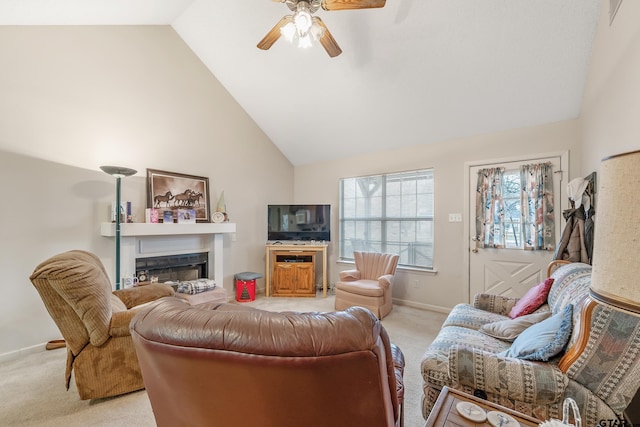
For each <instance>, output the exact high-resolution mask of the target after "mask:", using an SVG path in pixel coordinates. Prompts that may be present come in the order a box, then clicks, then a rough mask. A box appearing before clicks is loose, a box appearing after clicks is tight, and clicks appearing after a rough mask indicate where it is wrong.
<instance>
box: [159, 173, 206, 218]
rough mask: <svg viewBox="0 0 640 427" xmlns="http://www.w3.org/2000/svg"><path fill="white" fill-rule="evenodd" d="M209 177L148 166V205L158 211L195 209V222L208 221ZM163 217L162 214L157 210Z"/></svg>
mask: <svg viewBox="0 0 640 427" xmlns="http://www.w3.org/2000/svg"><path fill="white" fill-rule="evenodd" d="M209 205H210V198H209V178H207V177H202V176H195V175H187V174H183V173H177V172H167V171H161V170H157V169H147V207H149V208H156V209H158V210H160V211H172V212H173V213H174V215H173V216H174V218H177V217H178V215H177V213H178V210H179V209H181V210H184V209H189V210H194V211H195V214H196V222H211V212H210V208H209ZM159 216H160V218H162V213H160V215H159Z"/></svg>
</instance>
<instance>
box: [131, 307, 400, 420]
mask: <svg viewBox="0 0 640 427" xmlns="http://www.w3.org/2000/svg"><path fill="white" fill-rule="evenodd" d="M131 335H132V337H133V342H134V345H135V347H136V351H137V352H138V359H139V361H140V367H141V368H142V376H143V378H144V382H145V386H146V388H147V393H148V395H149V400H150V401H151V407H152V408H153V413H154V416H155V419H156V423H157V425H158V426H159V427H165V426H166V427H174V426H181V425H189V426H192V427H197V426H203V427H205V426H206V427H216V426H220V427H228V426H234V427H255V426H260V427H301V426H304V427H327V426H331V427H353V426H367V427H383V426H384V427H391V426H396V427H397V426H401V425H402V408H403V406H402V404H403V399H404V390H403V383H402V374H403V370H404V356H403V355H402V352H401V351H400V350H399V349H398V348H397V347H396V346H394V345H393V344H390V343H389V337H388V336H387V333H386V331H385V329H384V328H383V327H382V324H381V323H380V321H379V320H378V319H376V317H375V316H374V315H373V314H372V313H371V312H369V311H368V310H365V309H363V308H360V307H358V308H351V309H349V310H346V311H344V312H336V313H316V312H314V313H296V312H284V313H276V312H268V311H263V310H254V309H251V308H249V307H245V306H240V305H238V304H216V303H205V304H201V305H198V306H188V305H186V304H182V303H180V302H179V301H176V300H175V299H172V298H165V299H163V300H162V301H160V302H159V303H158V304H156V305H154V306H151V307H149V308H147V309H145V310H143V311H142V312H140V313H138V314H137V315H136V316H135V317H134V318H133V321H132V322H131Z"/></svg>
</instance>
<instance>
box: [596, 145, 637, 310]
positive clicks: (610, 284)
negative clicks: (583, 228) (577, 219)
mask: <svg viewBox="0 0 640 427" xmlns="http://www.w3.org/2000/svg"><path fill="white" fill-rule="evenodd" d="M598 185H599V186H598V192H597V194H598V199H597V200H596V214H595V233H594V248H593V273H592V275H591V295H592V297H593V298H595V299H597V300H599V301H600V302H604V303H606V304H609V305H612V306H615V307H618V308H622V309H625V310H629V311H633V312H635V313H640V256H639V254H640V151H633V152H629V153H623V154H618V155H615V156H611V157H607V158H605V159H603V160H602V163H601V164H600V172H599V174H598Z"/></svg>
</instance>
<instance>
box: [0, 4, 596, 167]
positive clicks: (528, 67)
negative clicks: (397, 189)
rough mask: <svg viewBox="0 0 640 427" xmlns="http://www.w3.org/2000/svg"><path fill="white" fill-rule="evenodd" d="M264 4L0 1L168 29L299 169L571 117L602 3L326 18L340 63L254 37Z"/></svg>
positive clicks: (398, 10)
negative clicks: (263, 42)
mask: <svg viewBox="0 0 640 427" xmlns="http://www.w3.org/2000/svg"><path fill="white" fill-rule="evenodd" d="M289 13H290V11H289V9H288V8H287V7H286V5H284V4H281V3H277V2H274V1H270V0H250V1H246V0H245V1H239V0H162V1H159V0H55V1H53V0H0V25H171V26H172V27H173V28H174V29H175V31H176V32H177V33H178V34H179V35H180V37H182V38H183V40H184V41H185V42H186V43H187V45H188V46H189V47H190V48H191V49H192V50H193V51H194V52H195V53H196V54H197V55H198V56H199V57H200V58H201V60H202V61H203V62H204V63H205V64H206V66H207V67H208V68H209V69H210V70H211V72H212V73H213V74H214V75H215V77H216V78H217V79H218V80H219V81H220V82H221V83H222V84H223V85H224V86H225V87H226V89H227V90H228V91H229V92H230V93H231V95H232V96H233V97H234V98H235V99H236V100H237V101H238V102H239V103H240V105H242V107H243V108H244V109H245V110H246V112H247V113H248V114H249V115H250V116H251V117H252V118H253V120H254V121H255V122H256V123H257V124H258V126H260V127H261V128H262V130H263V131H264V132H265V133H266V134H267V135H268V136H269V137H270V139H271V140H272V141H273V143H274V144H276V145H277V146H278V147H279V148H280V150H281V151H282V152H283V153H284V154H285V155H286V156H287V158H288V159H289V160H290V161H291V163H293V164H294V165H301V164H305V163H311V162H317V161H323V160H330V159H333V158H337V157H341V156H349V155H353V154H357V153H362V152H368V151H378V150H384V149H387V148H390V147H399V146H409V145H415V144H428V143H433V142H439V141H446V140H449V139H453V138H461V137H466V136H470V135H477V134H482V133H489V132H496V131H501V130H507V129H513V128H519V127H524V126H533V125H539V124H544V123H550V122H556V121H561V120H567V119H573V118H576V117H578V116H579V114H580V106H581V102H582V93H583V88H584V86H585V82H586V79H587V73H588V66H589V59H590V54H591V45H592V42H593V38H594V35H595V29H596V25H597V21H598V15H599V13H600V1H599V0H561V1H559V0H387V3H386V5H385V7H384V8H381V9H367V10H341V11H323V10H322V9H320V10H319V11H318V12H317V13H316V15H317V16H319V17H321V19H322V20H323V21H324V23H325V24H326V25H327V27H328V28H329V29H330V31H331V34H332V35H333V37H334V38H335V39H336V41H337V43H338V44H339V45H340V47H341V48H342V51H343V53H342V54H341V55H339V56H337V57H335V58H330V57H329V56H328V55H327V54H326V52H325V51H324V50H323V49H322V48H321V47H320V46H319V45H317V46H313V47H311V48H309V49H300V48H298V47H296V46H294V45H292V44H289V43H288V42H287V41H286V40H284V39H283V38H281V39H280V40H278V41H277V42H276V43H275V44H274V45H273V47H271V49H270V50H268V51H263V50H260V49H258V48H256V44H257V43H258V42H259V41H260V40H261V39H262V37H263V36H264V35H265V34H266V33H267V32H268V31H269V30H270V29H271V28H272V27H273V26H274V25H275V24H276V23H277V22H278V20H280V18H282V17H283V16H284V15H285V14H289Z"/></svg>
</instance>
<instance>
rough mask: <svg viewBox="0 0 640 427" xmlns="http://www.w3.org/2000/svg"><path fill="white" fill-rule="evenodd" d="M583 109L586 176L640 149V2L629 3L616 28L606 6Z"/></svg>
mask: <svg viewBox="0 0 640 427" xmlns="http://www.w3.org/2000/svg"><path fill="white" fill-rule="evenodd" d="M601 7H602V10H601V12H600V21H599V23H598V30H597V32H596V38H595V41H594V47H593V53H592V58H591V64H590V67H589V77H588V80H587V85H586V87H585V96H584V99H583V104H582V115H581V125H582V134H583V147H584V149H583V151H582V164H583V173H584V174H585V175H586V174H587V173H589V172H591V171H594V170H598V168H599V165H600V161H601V160H602V159H603V158H604V157H606V156H610V155H613V154H620V153H625V152H628V151H634V150H639V149H640V77H639V76H640V25H638V23H639V22H640V2H639V1H634V0H624V1H623V2H622V3H621V5H620V8H619V9H618V13H617V14H616V17H615V20H614V21H613V24H612V25H609V13H608V9H609V2H604V1H603V2H602V6H601Z"/></svg>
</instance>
